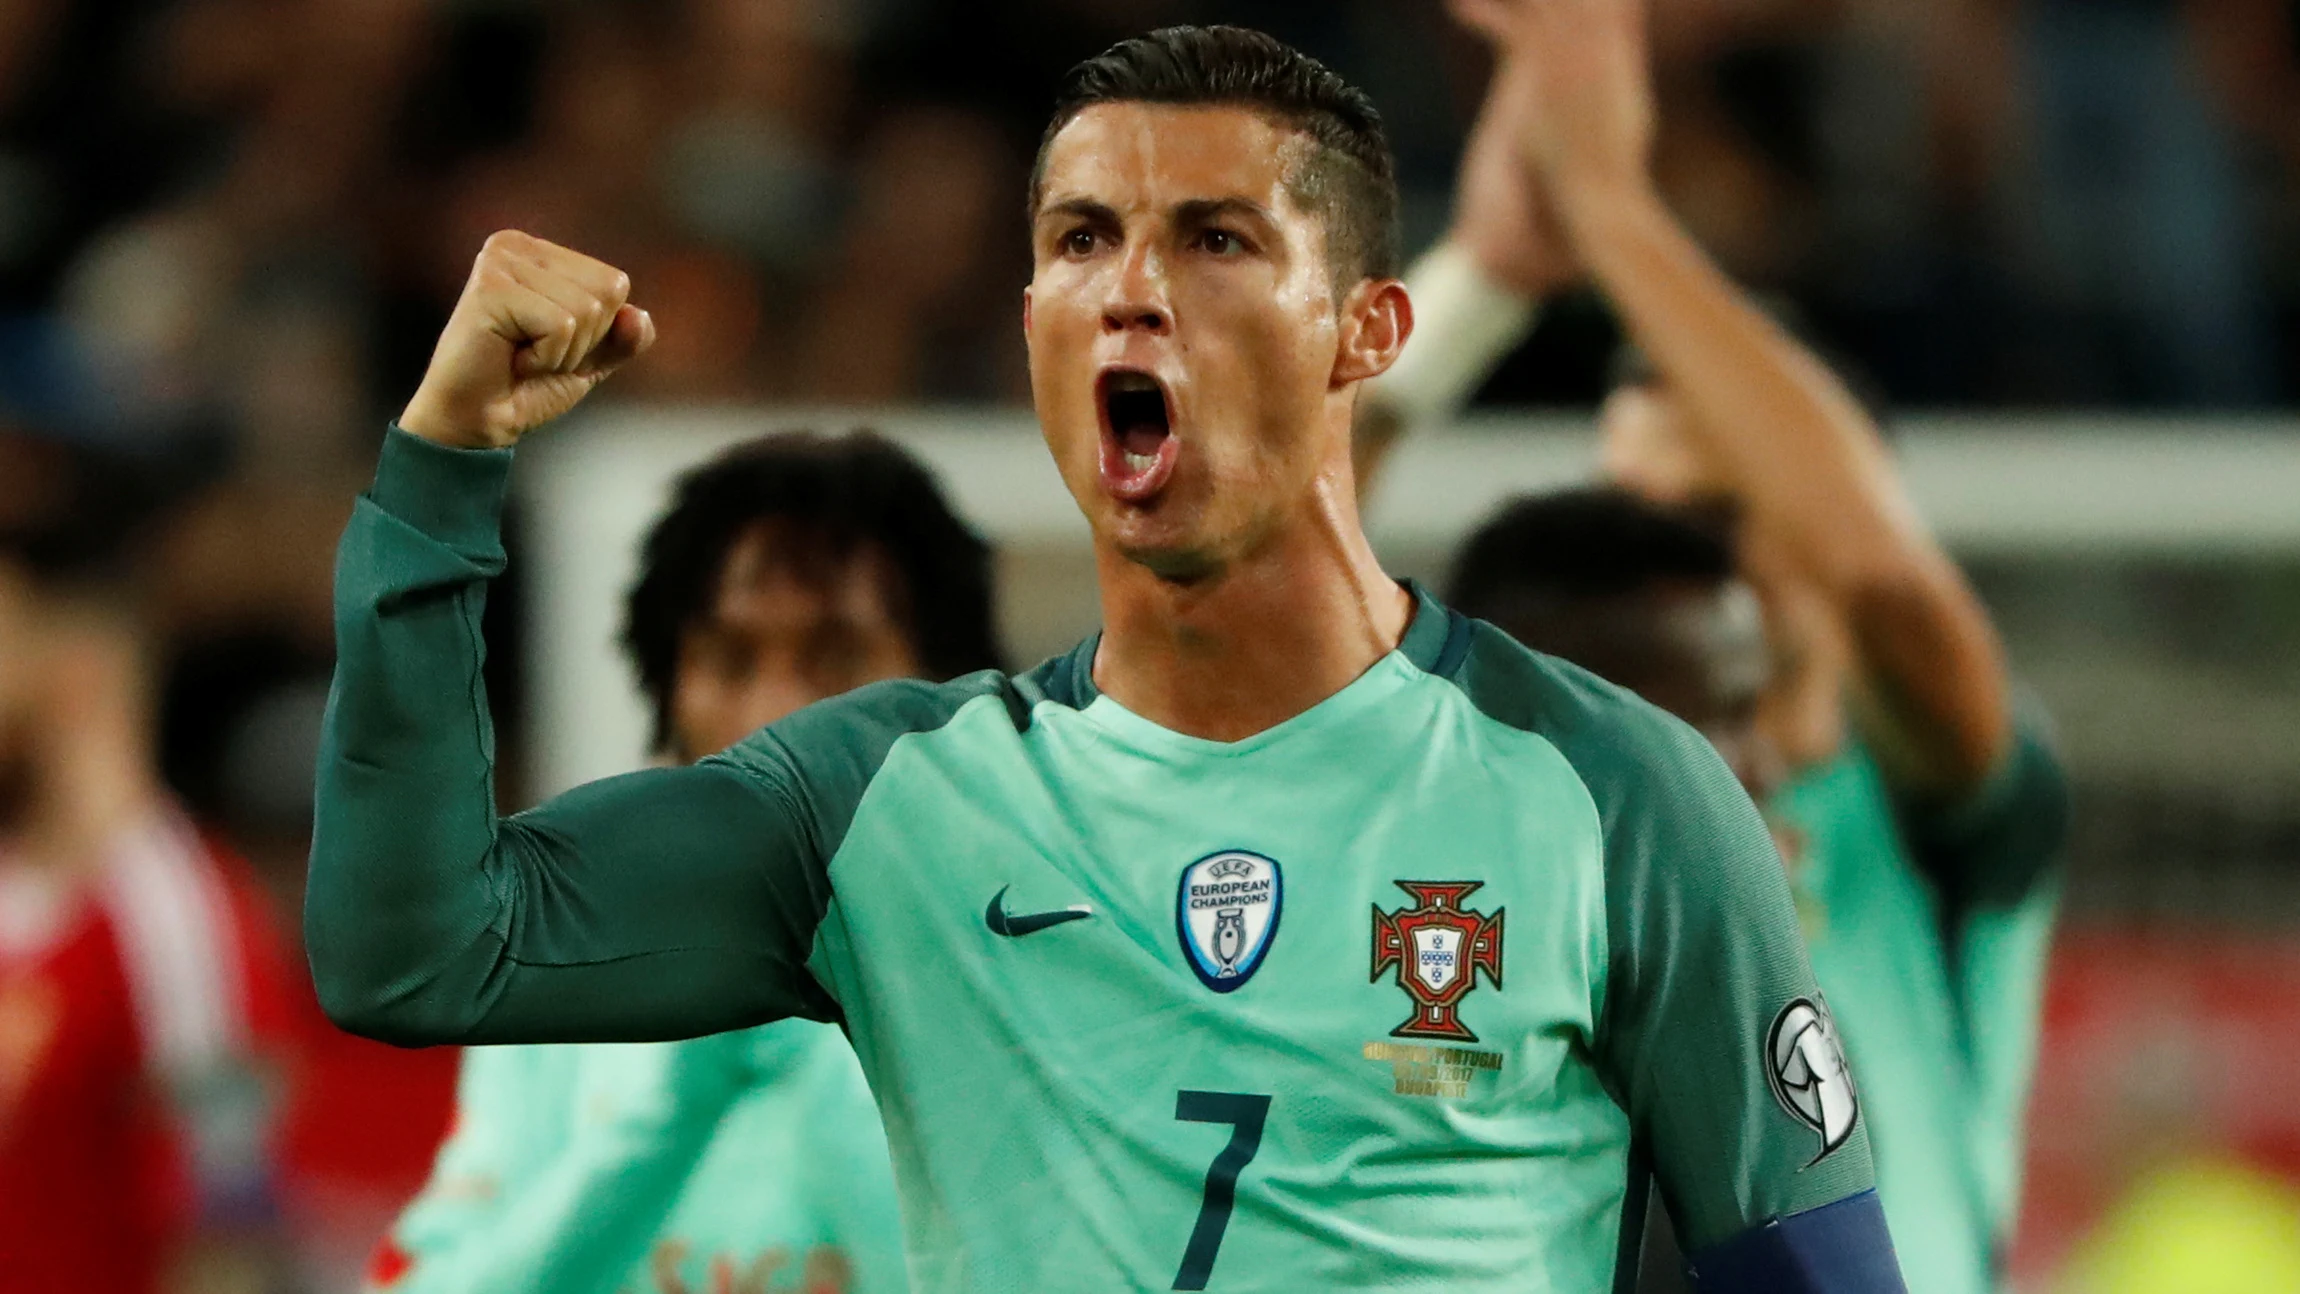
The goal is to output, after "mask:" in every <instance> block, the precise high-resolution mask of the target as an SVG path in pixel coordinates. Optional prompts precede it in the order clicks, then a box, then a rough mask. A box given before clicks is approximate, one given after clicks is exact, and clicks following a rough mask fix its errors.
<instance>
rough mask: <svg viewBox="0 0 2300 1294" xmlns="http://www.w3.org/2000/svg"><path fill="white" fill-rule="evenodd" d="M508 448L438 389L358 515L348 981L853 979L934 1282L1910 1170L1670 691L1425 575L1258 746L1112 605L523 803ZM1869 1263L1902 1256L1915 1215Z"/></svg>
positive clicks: (1572, 1223) (524, 997)
mask: <svg viewBox="0 0 2300 1294" xmlns="http://www.w3.org/2000/svg"><path fill="white" fill-rule="evenodd" d="M508 459H509V456H508V455H507V454H488V453H468V452H456V451H446V450H441V449H438V448H437V447H435V446H430V445H427V444H424V443H422V442H419V441H414V440H412V439H411V438H408V437H405V436H403V435H399V434H397V433H394V435H393V437H392V439H391V442H390V444H389V446H388V447H387V449H386V453H385V457H384V462H383V466H382V468H381V470H380V471H379V474H378V479H377V484H376V487H375V489H374V491H373V492H372V493H371V495H370V496H369V497H368V498H367V499H365V500H363V501H362V503H361V504H360V506H359V510H358V513H357V515H356V516H355V518H354V520H353V522H352V524H351V527H350V529H349V530H348V531H347V533H346V537H345V540H344V547H343V554H342V558H341V562H340V565H339V571H338V595H337V596H338V613H339V614H338V635H337V641H338V649H339V665H338V674H337V680H336V690H335V693H334V697H333V702H332V705H331V709H330V719H329V725H328V729H327V752H326V755H325V757H324V759H323V765H324V768H323V772H322V776H321V785H320V795H319V810H318V830H317V833H316V841H315V846H314V852H313V863H312V879H311V886H310V890H309V898H308V902H307V909H306V924H307V929H308V931H309V934H308V938H307V943H308V945H309V947H310V948H311V949H312V956H313V959H314V965H315V970H316V971H317V973H318V980H319V984H320V988H321V994H322V999H323V1001H324V1002H326V1003H327V1004H328V1006H329V1009H330V1011H331V1013H332V1014H334V1015H335V1016H336V1018H337V1019H338V1020H339V1021H347V1022H349V1023H350V1024H351V1025H352V1026H354V1027H356V1028H358V1029H360V1030H362V1031H364V1032H367V1033H370V1034H373V1035H378V1036H382V1037H386V1038H389V1039H393V1040H397V1041H402V1042H428V1041H449V1040H454V1041H510V1042H537V1041H564V1040H603V1039H618V1038H620V1039H646V1038H662V1037H670V1036H678V1035H680V1034H685V1033H702V1032H710V1031H713V1030H720V1029H728V1028H735V1027H741V1026H745V1025H749V1024H754V1023H757V1022H758V1021H760V1020H763V1019H767V1018H771V1017H773V1016H777V1015H784V1014H806V1015H812V1016H815V1017H817V1018H822V1019H843V1021H844V1022H845V1023H846V1025H847V1027H848V1029H849V1031H850V1034H851V1036H852V1038H853V1041H854V1046H855V1050H856V1052H857V1054H858V1056H859V1057H860V1060H861V1063H862V1067H863V1070H864V1072H865V1073H866V1074H867V1076H868V1078H869V1082H870V1085H871V1088H872V1089H873V1092H874V1094H875V1095H876V1098H877V1101H878V1104H879V1107H880V1109H881V1111H882V1113H883V1114H884V1116H885V1120H886V1131H887V1136H888V1141H889V1143H890V1146H891V1149H892V1152H893V1159H894V1167H895V1176H896V1179H897V1182H898V1183H899V1187H900V1191H901V1197H902V1212H903V1221H904V1226H905V1232H906V1244H907V1248H908V1252H909V1258H910V1269H911V1273H912V1276H913V1279H914V1282H915V1283H916V1285H917V1287H918V1288H921V1289H924V1290H935V1291H945V1290H949V1291H959V1290H977V1291H1007V1290H1034V1291H1066V1290H1079V1291H1110V1290H1126V1289H1168V1288H1172V1289H1217V1290H1237V1291H1244V1290H1285V1291H1289V1292H1290V1291H1298V1290H1319V1291H1343V1290H1367V1291H1371V1290H1385V1291H1388V1290H1406V1289H1430V1290H1438V1289H1443V1290H1448V1291H1496V1292H1498V1291H1505V1290H1506V1291H1511V1292H1512V1294H1518V1292H1522V1291H1528V1290H1556V1291H1573V1292H1575V1294H1584V1292H1587V1291H1596V1290H1604V1289H1607V1288H1610V1287H1612V1286H1613V1285H1614V1283H1615V1282H1616V1281H1617V1280H1618V1279H1620V1278H1622V1277H1623V1276H1625V1275H1627V1274H1628V1271H1629V1269H1630V1268H1631V1267H1633V1265H1634V1264H1633V1261H1632V1259H1633V1255H1634V1252H1635V1249H1634V1244H1635V1237H1636V1235H1637V1221H1638V1219H1637V1217H1636V1213H1637V1210H1636V1208H1635V1207H1634V1205H1635V1204H1637V1203H1641V1202H1642V1200H1643V1199H1644V1181H1645V1176H1646V1174H1647V1172H1648V1171H1650V1173H1651V1174H1652V1175H1653V1176H1654V1177H1655V1178H1657V1179H1658V1181H1659V1184H1660V1187H1661V1190H1662V1193H1663V1194H1664V1196H1665V1197H1666V1198H1667V1199H1668V1201H1669V1203H1670V1205H1671V1208H1672V1211H1673V1212H1674V1214H1675V1216H1676V1217H1677V1219H1678V1220H1679V1223H1680V1225H1681V1228H1682V1229H1683V1231H1684V1232H1685V1234H1686V1238H1687V1240H1688V1241H1689V1243H1690V1244H1691V1246H1693V1248H1694V1249H1695V1250H1697V1251H1698V1250H1700V1249H1701V1248H1702V1247H1703V1246H1708V1245H1712V1244H1717V1243H1718V1242H1724V1241H1728V1240H1736V1239H1738V1238H1741V1237H1745V1236H1751V1235H1755V1236H1757V1237H1758V1243H1759V1244H1760V1245H1780V1244H1789V1243H1792V1242H1793V1238H1794V1236H1795V1234H1796V1233H1797V1232H1798V1231H1799V1226H1797V1225H1790V1224H1782V1225H1773V1224H1775V1223H1776V1222H1778V1221H1779V1220H1781V1219H1784V1218H1789V1219H1791V1222H1792V1223H1793V1222H1794V1221H1795V1218H1794V1216H1793V1215H1803V1214H1807V1213H1808V1212H1809V1211H1810V1212H1816V1213H1828V1212H1830V1210H1829V1209H1827V1208H1824V1207H1823V1206H1836V1205H1838V1204H1840V1203H1848V1204H1850V1205H1853V1206H1859V1205H1860V1204H1861V1197H1864V1196H1865V1195H1866V1192H1867V1191H1868V1189H1869V1188H1870V1186H1871V1184H1872V1175H1871V1169H1870V1164H1869V1152H1868V1146H1867V1141H1866V1137H1865V1134H1864V1131H1863V1126H1862V1121H1861V1120H1860V1118H1859V1114H1858V1109H1857V1107H1856V1106H1855V1104H1854V1103H1853V1089H1852V1085H1851V1084H1850V1083H1849V1082H1848V1081H1847V1078H1846V1075H1845V1073H1844V1069H1843V1062H1842V1057H1841V1054H1840V1053H1839V1051H1838V1048H1837V1046H1836V1043H1835V1039H1834V1032H1833V1027H1832V1025H1831V1023H1830V1020H1829V1016H1828V1013H1827V1010H1826V1007H1825V1006H1824V1005H1823V1004H1822V1003H1821V1001H1820V998H1819V995H1818V993H1817V992H1816V990H1815V987H1814V984H1813V980H1812V977H1811V974H1810V972H1809V970H1808V967H1807V965H1806V961H1805V957H1804V952H1803V949H1802V947H1801V945H1800V942H1799V939H1798V937H1797V931H1796V919H1795V914H1794V909H1793V907H1792V904H1791V899H1790V895H1789V889H1788V885H1787V882H1786V880H1785V879H1784V877H1783V874H1782V868H1781V863H1780V859H1779V857H1778V856H1777V854H1776V853H1775V850H1774V848H1773V845H1772V842H1771V839H1770V837H1769V836H1768V834H1767V831H1766V828H1765V826H1764V824H1763V822H1762V821H1761V820H1760V819H1759V817H1758V815H1757V813H1756V810H1755V808H1754V807H1753V806H1752V805H1751V804H1750V803H1749V801H1748V799H1747V797H1746V796H1745V795H1743V794H1742V792H1741V790H1740V788H1739V787H1738V786H1737V785H1736V784H1735V783H1734V781H1733V779H1732V776H1731V774H1730V773H1729V772H1728V771H1727V769H1726V768H1725V766H1724V765H1723V763H1722V762H1721V761H1720V760H1719V759H1718V757H1717V756H1716V754H1715V753H1714V752H1713V751H1712V750H1711V749H1710V748H1709V746H1708V744H1707V743H1706V742H1705V741H1703V740H1702V739H1701V737H1700V736H1699V735H1698V734H1696V733H1695V732H1694V731H1693V730H1691V729H1690V728H1688V727H1686V726H1685V725H1683V724H1682V723H1679V722H1678V721H1676V720H1674V719H1672V718H1670V717H1668V716H1667V715H1665V714H1663V713H1662V712H1661V711H1659V710H1657V709H1655V708H1653V707H1651V706H1649V705H1646V704H1645V703H1643V702H1642V701H1639V700H1637V699H1636V698H1634V697H1632V696H1631V695H1629V694H1628V693H1626V692H1623V691H1621V690H1619V689H1617V688H1614V687H1611V686H1610V685H1607V684H1605V683H1602V682H1600V681H1598V680H1597V679H1595V678H1594V677H1593V676H1591V675H1588V674H1586V673H1584V672H1582V671H1580V670H1578V669H1575V668H1573V667H1571V666H1568V665H1565V664H1563V663H1561V662H1558V661H1555V660H1552V659H1549V658H1546V657H1541V656H1537V655H1534V654H1533V653H1530V652H1528V651H1526V650H1524V649H1523V648H1521V647H1519V646H1518V645H1517V644H1515V643H1514V642H1512V641H1510V640H1509V639H1508V638H1506V637H1505V636H1504V635H1502V634H1501V633H1500V632H1498V631H1497V630H1494V629H1493V628H1492V627H1491V626H1487V625H1483V624H1479V623H1476V622H1473V621H1470V620H1467V619H1465V618H1463V617H1461V616H1459V615H1457V614H1455V613H1453V612H1451V611H1449V610H1448V609H1447V608H1445V607H1443V606H1441V605H1439V604H1438V603H1436V602H1435V601H1433V600H1431V599H1429V598H1428V597H1426V596H1422V597H1420V598H1419V600H1418V603H1417V607H1416V610H1415V612H1414V615H1413V619H1412V622H1411V625H1410V627H1409V628H1408V630H1407V632H1406V634H1405V637H1404V641H1403V642H1402V643H1401V644H1400V645H1399V646H1398V648H1397V649H1396V650H1395V651H1393V652H1391V653H1389V654H1388V655H1386V656H1384V657H1383V658H1381V659H1380V660H1378V661H1376V662H1375V663H1374V664H1373V666H1372V667H1371V668H1369V669H1368V670H1367V671H1366V672H1365V673H1364V675H1362V676H1361V677H1360V678H1358V679H1357V680H1356V681H1355V682H1353V683H1351V684H1350V685H1349V686H1347V687H1345V688H1343V689H1342V690H1341V691H1340V692H1338V693H1336V694H1334V695H1333V696H1331V697H1329V698H1327V699H1326V700H1325V701H1323V702H1321V703H1320V704H1318V705H1316V706H1314V707H1312V708H1311V709H1309V710H1307V711H1305V712H1304V713H1302V714H1300V715H1297V716H1296V717H1294V718H1293V719H1290V720H1288V721H1286V722H1284V723H1281V724H1279V725H1277V726H1276V727H1274V728H1271V729H1269V730H1267V731H1265V732H1262V733H1260V734H1257V735H1255V736H1253V737H1250V738H1247V739H1245V740H1243V741H1238V742H1230V743H1221V742H1212V741H1204V740H1200V739H1197V738H1193V737H1189V736H1185V735H1182V734H1179V733H1176V732H1172V731H1169V730H1167V729H1165V728H1162V727H1160V726H1158V725H1157V724H1154V723H1152V722H1150V721H1148V720H1147V719H1145V718H1143V717H1142V716H1140V715H1137V714H1134V713H1132V712H1131V711H1129V710H1127V709H1126V708H1125V707H1124V706H1122V705H1120V704H1118V703H1117V702H1116V701H1114V700H1112V699H1111V698H1110V697H1107V696H1104V695H1102V694H1100V693H1099V691H1098V690H1097V689H1096V687H1095V685H1094V682H1093V677H1092V664H1093V660H1094V653H1095V643H1094V642H1093V641H1091V640H1090V641H1088V642H1087V643H1085V644H1082V645H1081V646H1080V647H1079V648H1078V649H1077V650H1076V651H1074V652H1072V653H1070V654H1068V655H1066V656H1063V657H1060V658H1058V659H1056V660H1054V661H1051V662H1049V663H1047V664H1046V665H1045V666H1042V667H1041V668H1039V669H1038V670H1035V671H1033V672H1031V673H1029V674H1026V675H1020V676H1013V677H1007V676H1001V675H995V674H983V675H975V676H969V677H967V678H964V679H960V680H957V681H955V682H952V683H949V684H941V685H934V684H924V683H912V682H902V683H886V684H879V685H874V686H872V687H869V688H865V689H862V690H860V691H857V692H854V693H851V694H849V695H847V696H845V697H841V698H838V699H835V700H832V701H828V702H825V703H822V704H820V705H816V706H812V707H809V708H808V709H805V710H802V711H800V712H798V713H797V714H794V715H792V716H790V717H789V718H787V719H784V720H782V721H780V722H778V723H776V724H774V725H773V726H771V727H769V728H767V729H765V730H763V731H762V732H760V733H759V734H757V735H756V736H754V737H752V738H751V739H749V740H747V741H745V742H743V743H741V744H740V745H739V746H737V747H736V748H734V749H733V750H731V751H729V752H727V753H725V754H723V755H721V756H717V757H714V758H712V759H709V760H705V761H703V762H702V763H700V764H697V765H694V766H691V767H687V768H680V769H656V770H649V771H646V772H641V773H634V774H630V775H628V776H625V777H621V778H614V779H609V780H607V781H605V782H600V783H595V784H593V785H591V786H588V787H583V788H580V789H578V790H576V791H573V792H571V793H569V794H567V795H565V796H562V797H560V798H559V799H557V800H555V801H553V802H552V803H550V804H548V805H545V806H543V807H542V808H540V809H537V810H533V811H531V812H529V813H525V814H520V815H517V816H514V817H511V818H498V817H497V816H496V815H495V813H494V812H493V807H492V803H491V801H490V799H489V790H488V788H489V785H490V775H489V768H488V757H489V754H490V751H489V749H488V737H487V734H488V733H489V731H490V725H489V722H488V720H487V717H486V713H485V708H484V699H483V697H484V694H483V692H482V691H481V689H480V688H479V687H478V684H477V680H478V678H479V661H478V657H477V650H476V644H477V642H478V635H477V633H476V628H475V627H476V624H477V617H478V615H479V612H480V607H481V604H482V601H483V594H484V588H485V581H486V579H487V577H488V576H489V575H491V574H492V573H493V572H494V571H496V570H499V569H500V568H501V564H502V556H501V550H500V547H499V546H498V543H497V539H496V529H495V528H496V517H495V509H496V508H497V506H498V504H499V499H500V494H501V490H502V480H503V475H504V473H505V472H507V470H508ZM1856 1214H1857V1208H1856V1209H1855V1212H1854V1213H1839V1214H1832V1216H1855V1215H1856ZM1726 1248H1730V1249H1731V1251H1732V1252H1733V1253H1740V1252H1742V1251H1741V1250H1739V1249H1738V1248H1732V1247H1726ZM1697 1261H1699V1259H1698V1255H1697ZM1719 1261H1720V1263H1721V1264H1724V1266H1725V1269H1726V1270H1730V1269H1731V1261H1732V1260H1730V1259H1725V1258H1721V1259H1720V1260H1719ZM1767 1261H1771V1260H1770V1259H1768V1260H1767ZM1824 1266H1825V1267H1826V1268H1827V1269H1828V1270H1833V1271H1854V1270H1857V1271H1859V1272H1860V1273H1863V1274H1861V1275H1859V1276H1857V1277H1852V1278H1843V1277H1839V1278H1827V1279H1824V1278H1822V1277H1819V1276H1814V1277H1812V1278H1811V1279H1812V1281H1813V1283H1812V1284H1811V1286H1810V1287H1811V1288H1827V1289H1832V1290H1835V1289H1861V1290H1872V1289H1897V1288H1899V1285H1898V1281H1897V1279H1896V1277H1895V1276H1894V1275H1893V1269H1892V1260H1891V1255H1890V1249H1889V1246H1888V1245H1885V1244H1884V1243H1883V1242H1882V1238H1881V1233H1877V1234H1872V1235H1870V1236H1868V1237H1866V1238H1860V1239H1856V1240H1854V1241H1851V1242H1848V1244H1847V1245H1846V1246H1845V1247H1844V1248H1843V1249H1842V1250H1841V1251H1838V1252H1836V1253H1833V1254H1832V1255H1831V1257H1830V1259H1829V1261H1828V1263H1826V1264H1824ZM1765 1270H1771V1269H1770V1268H1767V1269H1765ZM1804 1270H1814V1269H1804ZM1729 1283H1730V1277H1728V1276H1724V1275H1720V1276H1719V1277H1718V1286H1717V1287H1718V1288H1725V1287H1727V1285H1728V1284H1729ZM1736 1287H1738V1288H1749V1286H1748V1285H1747V1284H1746V1283H1745V1282H1744V1283H1742V1284H1741V1285H1739V1286H1736ZM1765 1287H1766V1288H1780V1287H1781V1286H1780V1285H1778V1284H1774V1285H1768V1286H1765Z"/></svg>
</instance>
